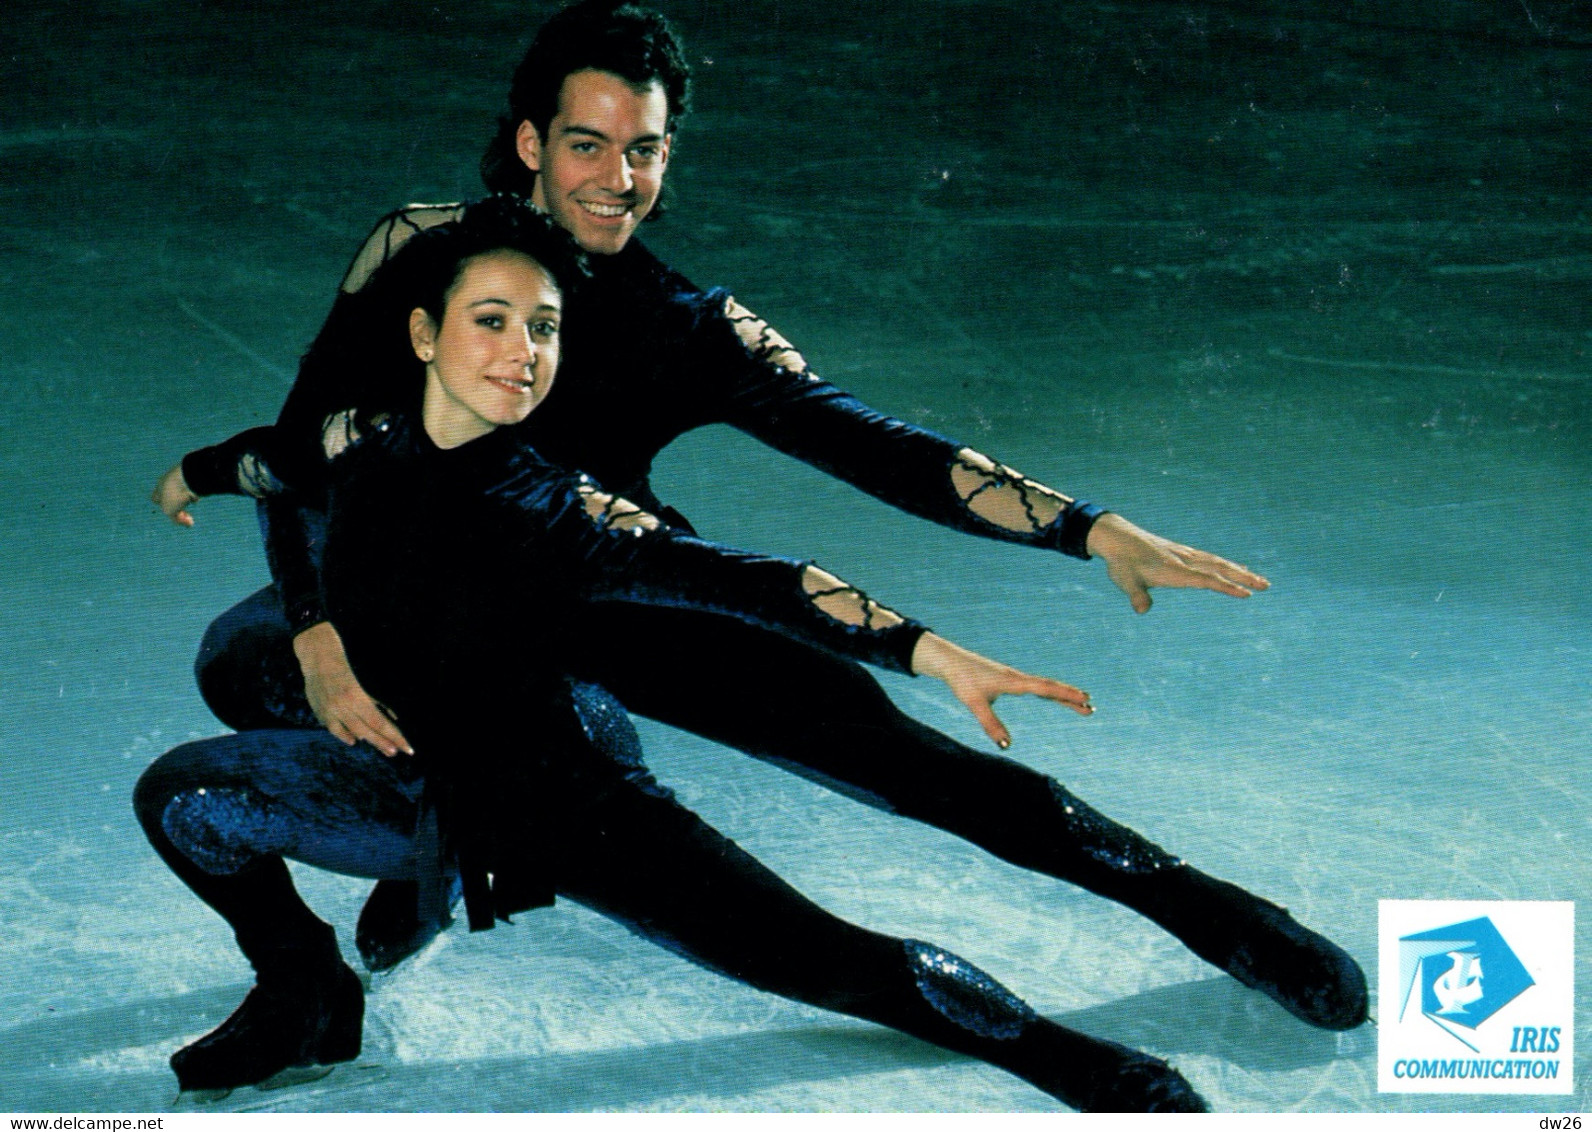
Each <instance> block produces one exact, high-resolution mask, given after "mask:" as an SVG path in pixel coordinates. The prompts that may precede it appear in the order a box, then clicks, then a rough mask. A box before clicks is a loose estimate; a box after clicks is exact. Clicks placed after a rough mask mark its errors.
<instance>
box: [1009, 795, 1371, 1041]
mask: <svg viewBox="0 0 1592 1132" xmlns="http://www.w3.org/2000/svg"><path fill="white" fill-rule="evenodd" d="M1049 790H1050V793H1051V796H1052V805H1053V806H1054V807H1055V808H1056V810H1057V811H1058V812H1059V815H1060V821H1059V822H1057V821H1052V822H1051V823H1050V829H1051V831H1052V833H1051V836H1052V837H1053V838H1054V846H1055V851H1054V852H1053V853H1052V854H1051V855H1050V856H1049V857H1048V858H1046V859H1045V860H1044V863H1043V867H1045V868H1046V871H1048V872H1050V873H1051V875H1053V876H1058V877H1061V878H1063V879H1065V880H1069V881H1071V882H1073V883H1074V884H1079V885H1082V886H1083V887H1085V888H1087V889H1089V890H1090V891H1091V892H1095V893H1098V894H1100V895H1101V896H1105V897H1107V898H1109V899H1111V900H1115V901H1117V902H1118V903H1120V904H1123V905H1125V906H1127V907H1129V908H1132V909H1133V910H1134V911H1136V912H1138V913H1140V914H1142V915H1144V916H1148V917H1149V918H1150V919H1152V920H1154V921H1155V922H1156V923H1157V924H1160V925H1161V926H1162V927H1163V928H1165V929H1166V930H1167V931H1169V932H1171V933H1172V934H1173V935H1175V936H1176V937H1177V938H1178V939H1179V940H1181V941H1182V942H1183V943H1184V944H1185V945H1187V947H1188V948H1189V950H1191V951H1193V952H1194V954H1195V955H1198V956H1199V957H1200V958H1201V959H1204V960H1205V961H1206V962H1207V963H1213V964H1215V965H1216V966H1217V967H1220V968H1221V969H1222V970H1224V971H1226V972H1227V973H1228V974H1230V975H1232V976H1233V977H1234V978H1235V979H1237V980H1238V981H1239V982H1241V983H1243V984H1244V985H1245V986H1246V987H1252V988H1254V989H1255V990H1258V991H1260V992H1262V993H1263V994H1266V995H1269V996H1270V997H1271V998H1273V999H1275V1000H1276V1002H1277V1004H1278V1005H1280V1006H1281V1007H1282V1008H1283V1009H1284V1010H1286V1011H1288V1013H1290V1014H1292V1015H1293V1016H1294V1017H1296V1018H1300V1019H1303V1020H1304V1021H1306V1022H1309V1023H1310V1024H1311V1025H1312V1026H1320V1027H1321V1028H1323V1029H1326V1030H1351V1029H1353V1028H1354V1027H1356V1026H1358V1025H1360V1023H1362V1022H1364V1021H1365V1020H1366V1018H1367V1016H1368V1015H1367V1005H1368V998H1367V994H1366V985H1365V972H1364V971H1362V970H1361V969H1360V965H1359V964H1358V963H1356V962H1355V961H1354V959H1353V958H1352V957H1350V955H1349V954H1348V952H1346V951H1344V950H1343V949H1342V948H1341V947H1339V946H1338V945H1337V944H1335V943H1333V942H1332V941H1331V940H1329V939H1327V938H1326V937H1325V936H1322V935H1319V934H1317V933H1316V932H1313V931H1311V930H1310V929H1308V928H1306V927H1304V926H1302V925H1301V924H1300V923H1299V922H1298V921H1296V920H1295V919H1294V918H1293V917H1292V916H1290V915H1289V914H1288V911H1287V909H1285V908H1279V907H1278V906H1277V905H1275V904H1272V903H1271V902H1270V901H1267V900H1262V899H1261V898H1260V897H1258V896H1256V895H1254V894H1253V893H1250V892H1246V891H1244V890H1243V889H1242V888H1239V887H1238V886H1237V885H1235V884H1228V883H1227V882H1226V881H1221V880H1217V879H1215V878H1214V877H1209V876H1206V875H1205V874H1204V873H1202V872H1200V871H1199V870H1198V869H1196V868H1193V867H1192V866H1190V865H1189V864H1188V863H1187V862H1185V861H1183V860H1181V859H1180V858H1178V857H1174V856H1173V855H1172V854H1170V853H1168V852H1167V851H1166V850H1164V849H1162V848H1161V847H1160V846H1159V845H1156V844H1154V843H1153V842H1151V841H1149V840H1148V839H1147V838H1145V837H1142V836H1140V835H1139V834H1138V833H1135V832H1134V831H1133V830H1131V829H1129V828H1128V827H1127V826H1125V825H1121V824H1120V823H1118V822H1114V821H1112V820H1111V819H1110V818H1108V817H1106V816H1105V815H1104V814H1102V813H1100V812H1099V811H1098V810H1096V809H1094V808H1093V807H1092V806H1090V805H1089V804H1088V803H1086V802H1084V801H1082V800H1081V799H1079V798H1077V797H1076V796H1074V795H1073V794H1072V793H1070V792H1069V791H1068V790H1067V788H1066V787H1064V786H1062V785H1061V784H1060V783H1058V782H1050V783H1049ZM1058 833H1059V836H1056V834H1058ZM1008 859H1016V860H1019V862H1020V863H1028V860H1029V858H1016V857H1009V858H1008ZM1031 867H1032V866H1031Z"/></svg>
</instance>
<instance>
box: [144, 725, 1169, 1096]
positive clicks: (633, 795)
mask: <svg viewBox="0 0 1592 1132" xmlns="http://www.w3.org/2000/svg"><path fill="white" fill-rule="evenodd" d="M612 733H613V732H612V729H611V730H610V734H612ZM632 734H633V733H632ZM599 738H602V737H601V736H599ZM624 742H628V740H626V741H624ZM638 752H639V748H627V749H621V750H617V751H614V750H609V751H601V750H598V749H597V747H596V746H595V745H594V746H593V748H592V750H591V751H589V752H588V753H587V754H586V755H585V756H583V757H585V758H586V759H587V763H588V765H586V766H583V767H576V768H575V770H574V772H573V773H570V774H567V775H564V776H563V777H562V780H561V781H560V783H559V789H560V797H561V799H567V800H568V804H567V805H561V806H560V813H559V818H558V820H559V828H558V829H557V831H556V838H555V842H556V844H557V845H558V846H559V855H558V859H557V866H556V868H555V876H556V882H555V883H556V888H557V891H558V892H559V893H560V894H561V895H563V896H566V897H568V898H570V899H572V900H576V901H578V902H580V903H582V904H585V905H587V906H589V907H591V908H592V909H594V910H596V911H598V912H601V913H603V914H604V915H607V916H610V917H612V918H613V919H616V920H618V921H620V922H622V923H624V924H626V925H627V926H629V927H630V928H631V929H632V930H634V931H636V932H637V933H638V934H641V935H643V936H644V937H646V938H647V939H650V940H652V941H654V942H656V943H658V944H660V945H662V946H664V947H666V948H669V949H670V950H673V951H675V952H677V953H679V954H681V955H683V956H686V957H687V958H690V959H692V960H694V961H695V962H698V963H700V964H702V965H704V966H706V967H709V968H710V969H713V970H716V971H719V972H721V973H723V974H726V975H728V976H730V977H732V978H736V979H740V980H742V981H744V982H747V983H749V984H751V985H752V986H755V987H758V988H761V989H763V990H767V991H771V992H773V993H776V994H780V995H783V996H785V997H788V998H793V999H797V1000H799V1001H801V1002H806V1003H810V1004H812V1005H815V1006H819V1007H824V1008H826V1009H829V1010H835V1011H839V1012H842V1013H845V1014H850V1015H853V1016H855V1017H858V1018H864V1019H868V1020H870V1021H873V1022H878V1023H881V1024H883V1025H886V1026H891V1027H894V1028H895V1029H898V1030H902V1031H904V1032H906V1033H909V1034H913V1035H915V1036H917V1037H919V1038H923V1039H925V1040H927V1041H930V1042H934V1043H935V1044H937V1045H940V1046H943V1047H946V1048H948V1049H952V1050H956V1051H958V1052H961V1053H966V1054H970V1055H972V1056H974V1057H978V1058H981V1059H983V1060H985V1061H988V1062H990V1063H992V1064H994V1065H997V1066H1000V1067H1001V1068H1003V1069H1006V1070H1008V1071H1010V1072H1012V1073H1015V1074H1016V1075H1018V1076H1019V1077H1022V1078H1023V1079H1024V1080H1027V1081H1029V1082H1030V1083H1032V1084H1034V1085H1035V1086H1037V1087H1038V1088H1040V1089H1043V1090H1044V1091H1046V1092H1048V1093H1050V1094H1051V1095H1052V1096H1055V1097H1058V1098H1059V1099H1061V1100H1063V1101H1065V1102H1067V1103H1069V1104H1072V1105H1074V1106H1075V1107H1094V1106H1095V1105H1097V1104H1107V1105H1109V1104H1111V1103H1113V1102H1112V1101H1111V1100H1110V1099H1109V1098H1108V1097H1107V1096H1106V1091H1107V1090H1109V1089H1110V1088H1111V1087H1112V1085H1113V1083H1114V1082H1115V1080H1116V1078H1117V1077H1118V1071H1119V1069H1120V1067H1121V1065H1122V1064H1123V1059H1124V1058H1128V1059H1129V1060H1132V1059H1133V1058H1135V1057H1136V1056H1137V1055H1133V1054H1131V1053H1130V1051H1126V1050H1124V1049H1122V1047H1119V1046H1115V1045H1113V1044H1111V1043H1107V1042H1100V1041H1098V1040H1095V1039H1091V1038H1088V1037H1086V1036H1084V1035H1081V1034H1077V1033H1074V1032H1072V1031H1069V1030H1067V1029H1065V1028H1063V1027H1061V1026H1057V1025H1056V1024H1054V1023H1052V1022H1050V1021H1048V1020H1046V1019H1044V1018H1041V1017H1038V1016H1037V1015H1036V1014H1035V1013H1034V1011H1033V1010H1031V1009H1030V1008H1029V1007H1028V1006H1027V1005H1026V1004H1025V1003H1023V1002H1022V1001H1021V1000H1020V999H1018V998H1017V997H1016V996H1015V995H1013V994H1012V993H1011V992H1010V991H1008V990H1006V989H1005V988H1004V987H1002V986H1001V985H1000V984H999V983H997V982H995V981H994V980H993V979H991V978H990V977H989V976H988V975H986V974H984V973H983V972H982V971H980V970H978V969H977V968H976V967H974V966H973V965H972V964H970V963H968V962H966V961H965V960H962V959H959V958H958V957H956V956H955V955H952V954H950V953H948V952H946V951H944V950H942V949H940V948H937V947H935V946H933V945H932V944H928V943H924V942H921V941H917V940H907V939H897V938H892V937H889V936H885V935H881V934H879V933H877V932H872V931H868V930H866V929H864V928H861V927H858V926H856V925H854V924H850V923H847V922H846V921H844V920H841V919H839V918H837V917H835V916H833V915H831V914H829V913H828V912H826V911H824V910H823V909H822V908H820V907H818V906H817V905H816V904H814V903H813V902H812V901H810V900H808V899H807V898H806V897H804V896H802V895H801V894H800V893H799V892H797V891H796V890H795V889H793V888H791V887H790V885H788V884H786V883H785V882H784V881H782V880H781V879H780V878H779V877H777V876H775V875H774V874H773V873H771V872H770V871H769V870H768V869H766V868H765V867H763V866H762V865H761V864H760V863H759V862H757V861H756V860H755V859H753V858H752V857H751V856H749V855H748V854H747V853H745V852H744V851H743V850H742V849H740V848H739V847H738V846H737V845H735V844H734V843H733V842H732V841H730V840H729V839H727V838H725V837H723V836H722V835H721V834H719V833H718V832H717V831H716V830H714V829H712V828H711V827H710V826H708V825H707V824H706V823H705V822H703V821H702V820H701V819H700V818H699V817H697V816H696V815H695V814H693V813H691V812H690V811H689V810H686V809H685V808H684V807H682V806H680V805H679V804H678V803H677V802H676V801H675V800H674V798H673V797H672V795H671V794H670V793H669V792H668V791H667V790H665V789H663V788H661V787H659V786H658V785H657V784H656V783H655V782H654V781H653V780H652V778H651V776H650V775H648V774H646V772H645V768H644V767H642V766H640V764H639V762H638V761H637V755H638ZM403 767H404V764H403V763H402V762H399V761H394V760H388V759H384V758H382V757H381V756H380V755H378V754H376V753H375V752H374V751H372V750H370V749H369V748H367V747H364V746H360V747H356V748H348V747H344V746H342V745H341V744H340V743H338V742H337V741H336V740H334V739H332V738H331V736H329V735H327V734H326V733H325V732H322V731H311V730H296V731H254V732H245V733H242V734H238V735H229V736H224V737H222V738H218V739H209V740H204V741H201V742H197V743H189V744H185V745H184V746H181V747H178V748H176V749H174V750H172V751H170V752H168V753H167V754H166V755H164V756H162V757H161V758H160V759H158V760H156V762H155V763H154V764H153V765H152V766H151V767H150V768H149V770H148V771H146V772H145V774H144V776H143V778H142V779H141V780H140V782H139V785H138V789H137V792H136V795H135V806H136V809H137V811H138V816H139V820H140V822H141V823H142V824H143V826H144V829H145V832H146V833H147V834H148V836H149V838H150V840H151V842H152V843H153V844H154V845H155V847H156V849H157V850H158V851H159V852H160V854H161V856H162V857H163V858H165V859H166V860H167V862H168V863H169V864H171V865H172V867H173V869H174V870H175V871H176V872H177V873H178V875H179V876H181V877H182V878H183V879H184V880H185V881H187V882H188V884H189V885H190V886H191V887H193V888H194V890H195V891H196V892H197V893H198V894H199V895H200V896H201V897H203V898H204V899H206V900H207V901H209V902H210V903H211V905H212V906H213V907H215V908H216V909H217V911H219V912H221V914H222V915H223V916H224V917H226V918H227V919H228V921H229V922H231V923H232V925H233V927H234V929H235V930H236V931H237V932H238V938H239V942H240V943H241V944H243V946H244V950H245V952H246V953H249V952H251V949H254V950H268V949H269V948H270V947H272V946H281V943H280V941H279V940H273V939H272V938H271V937H272V935H273V933H275V934H281V933H283V932H288V933H291V932H294V931H297V932H301V933H302V932H307V931H310V930H312V925H314V924H315V923H316V921H314V919H313V917H312V915H311V914H310V913H309V912H308V909H306V908H304V906H303V904H302V902H301V901H299V900H298V899H297V896H296V894H294V893H293V891H292V882H291V880H290V879H289V877H288V874H287V870H286V869H285V867H283V865H282V863H281V856H283V855H286V856H292V857H294V858H296V859H300V860H303V861H306V862H308V863H310V864H313V865H318V866H321V867H326V868H331V869H335V870H338V871H342V872H348V873H352V874H354V875H359V876H367V877H395V878H396V877H405V876H411V875H413V873H414V871H415V866H416V849H415V845H414V843H413V839H412V837H411V832H410V831H411V830H412V829H413V828H414V826H415V816H416V809H417V807H418V804H419V803H418V796H419V791H420V785H421V784H420V782H419V781H418V780H416V779H415V778H413V777H412V775H411V776H407V777H406V775H405V774H404V772H403ZM534 914H535V913H529V914H528V915H534ZM322 930H324V928H323V929H322ZM1141 1060H1142V1059H1141Z"/></svg>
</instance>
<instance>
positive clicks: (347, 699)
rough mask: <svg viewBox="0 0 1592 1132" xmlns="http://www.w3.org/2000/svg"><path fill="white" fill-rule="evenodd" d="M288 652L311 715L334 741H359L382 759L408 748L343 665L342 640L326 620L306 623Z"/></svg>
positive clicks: (383, 710) (408, 752)
mask: <svg viewBox="0 0 1592 1132" xmlns="http://www.w3.org/2000/svg"><path fill="white" fill-rule="evenodd" d="M293 653H294V655H295V656H297V657H298V662H299V668H300V670H302V671H303V673H304V695H305V698H307V699H308V700H309V702H310V710H311V711H313V712H314V713H315V718H316V719H318V720H320V721H321V723H322V724H324V725H325V727H326V730H328V731H330V732H331V733H332V734H333V735H334V736H336V737H337V738H338V739H341V740H342V741H343V742H344V743H347V744H348V745H349V746H350V747H352V746H353V745H354V744H355V743H358V742H360V741H361V740H363V741H364V742H366V743H369V744H370V745H371V746H372V747H375V748H376V749H377V750H378V751H380V752H381V753H382V754H384V755H386V756H387V757H388V758H392V757H393V756H395V755H396V754H397V753H398V752H399V751H402V752H404V753H405V754H406V755H412V754H414V753H415V752H414V748H413V747H411V746H410V745H409V740H407V739H405V738H404V733H403V732H402V731H400V730H398V725H397V724H396V723H394V722H393V720H392V717H391V716H389V715H388V714H387V709H386V708H384V707H382V706H381V705H380V704H378V703H377V702H376V701H375V700H373V699H371V698H370V696H369V694H367V693H366V691H365V689H364V688H362V687H360V684H359V681H358V680H357V679H356V678H355V676H354V670H353V669H352V668H350V667H349V666H348V655H347V654H346V653H345V652H344V651H343V638H342V637H340V636H338V634H337V630H336V629H334V628H333V627H332V623H331V622H330V621H321V622H318V623H317V624H314V625H311V626H310V627H309V628H308V629H305V630H304V631H303V632H302V633H300V634H299V635H298V636H296V637H294V638H293Z"/></svg>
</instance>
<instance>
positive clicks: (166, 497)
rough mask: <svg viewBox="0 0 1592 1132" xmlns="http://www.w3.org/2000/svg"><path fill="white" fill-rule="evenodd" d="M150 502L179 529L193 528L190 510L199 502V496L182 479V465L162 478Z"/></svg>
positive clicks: (150, 494) (156, 485)
mask: <svg viewBox="0 0 1592 1132" xmlns="http://www.w3.org/2000/svg"><path fill="white" fill-rule="evenodd" d="M149 501H150V502H151V503H153V504H154V505H155V506H156V507H159V508H160V509H161V511H162V512H163V513H164V514H165V516H166V518H168V519H170V520H171V521H172V522H173V523H176V524H177V525H178V526H179V527H191V526H193V516H192V515H190V514H189V513H188V508H190V507H192V506H193V505H194V504H195V503H198V502H199V496H197V495H195V494H194V492H193V489H192V488H190V487H189V486H188V481H187V480H185V479H183V478H182V465H181V464H178V465H177V466H176V467H175V468H173V469H171V471H169V472H167V473H166V474H165V475H163V476H161V477H160V479H159V481H158V482H156V484H155V490H154V491H152V492H150V493H149Z"/></svg>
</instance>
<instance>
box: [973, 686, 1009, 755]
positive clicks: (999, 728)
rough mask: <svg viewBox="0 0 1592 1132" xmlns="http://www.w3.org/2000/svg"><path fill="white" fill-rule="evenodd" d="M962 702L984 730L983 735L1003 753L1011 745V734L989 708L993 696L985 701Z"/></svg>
mask: <svg viewBox="0 0 1592 1132" xmlns="http://www.w3.org/2000/svg"><path fill="white" fill-rule="evenodd" d="M998 694H999V693H997V695H998ZM962 702H963V703H965V704H966V705H967V708H968V710H969V711H971V712H972V713H973V718H974V719H976V720H978V725H979V726H980V727H982V728H983V729H984V734H986V735H988V736H989V737H990V738H991V739H993V740H995V745H996V746H997V747H999V748H1000V749H1001V750H1003V751H1004V750H1005V749H1006V748H1007V747H1010V746H1011V745H1012V733H1011V732H1010V731H1008V730H1006V725H1005V724H1004V723H1002V722H1001V721H1000V718H999V717H998V716H996V714H995V712H994V710H993V709H992V708H991V707H990V704H992V703H994V702H995V697H994V696H991V697H990V698H989V699H987V700H979V699H971V700H963V701H962Z"/></svg>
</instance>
